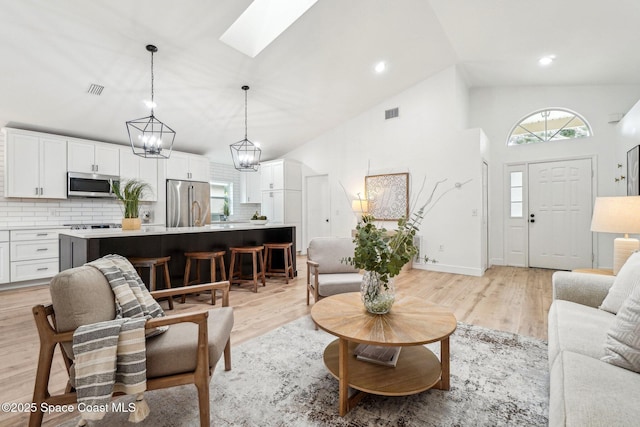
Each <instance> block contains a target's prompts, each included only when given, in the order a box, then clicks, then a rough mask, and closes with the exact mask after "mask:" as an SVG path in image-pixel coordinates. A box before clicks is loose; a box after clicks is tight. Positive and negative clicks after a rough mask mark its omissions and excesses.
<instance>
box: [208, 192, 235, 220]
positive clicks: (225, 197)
mask: <svg viewBox="0 0 640 427" xmlns="http://www.w3.org/2000/svg"><path fill="white" fill-rule="evenodd" d="M232 200H233V184H232V183H230V182H212V183H211V220H212V221H220V220H223V218H225V219H226V217H228V216H229V215H233V203H232ZM225 206H226V212H225Z"/></svg>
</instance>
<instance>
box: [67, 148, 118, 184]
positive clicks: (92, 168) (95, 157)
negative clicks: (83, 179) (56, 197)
mask: <svg viewBox="0 0 640 427" xmlns="http://www.w3.org/2000/svg"><path fill="white" fill-rule="evenodd" d="M67 163H68V170H69V172H84V173H97V174H101V175H116V176H117V175H119V174H120V151H119V147H118V146H117V145H114V144H103V143H100V142H92V141H81V140H70V141H69V151H68V155H67Z"/></svg>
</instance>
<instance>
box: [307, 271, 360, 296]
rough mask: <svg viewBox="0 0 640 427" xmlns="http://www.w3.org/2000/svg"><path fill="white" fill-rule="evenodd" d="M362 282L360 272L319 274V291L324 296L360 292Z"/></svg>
mask: <svg viewBox="0 0 640 427" xmlns="http://www.w3.org/2000/svg"><path fill="white" fill-rule="evenodd" d="M312 283H313V282H312ZM361 284H362V275H361V274H359V273H336V274H318V293H319V294H320V296H323V297H328V296H330V295H336V294H343V293H345V292H360V285H361Z"/></svg>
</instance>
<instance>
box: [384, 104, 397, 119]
mask: <svg viewBox="0 0 640 427" xmlns="http://www.w3.org/2000/svg"><path fill="white" fill-rule="evenodd" d="M399 115H400V110H399V109H398V107H396V108H392V109H390V110H385V111H384V119H385V120H389V119H394V118H396V117H398V116H399Z"/></svg>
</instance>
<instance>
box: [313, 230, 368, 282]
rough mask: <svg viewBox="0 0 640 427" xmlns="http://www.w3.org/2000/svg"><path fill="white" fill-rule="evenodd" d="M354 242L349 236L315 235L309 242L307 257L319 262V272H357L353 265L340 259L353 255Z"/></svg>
mask: <svg viewBox="0 0 640 427" xmlns="http://www.w3.org/2000/svg"><path fill="white" fill-rule="evenodd" d="M354 252H355V243H353V239H351V238H349V237H316V238H314V239H312V240H311V242H309V248H308V249H307V257H308V259H309V260H311V261H315V262H317V263H318V264H319V266H318V271H319V272H320V274H325V273H357V272H358V269H357V268H355V267H354V266H352V265H350V264H347V263H344V262H342V259H344V258H347V257H353V255H354Z"/></svg>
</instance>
